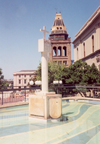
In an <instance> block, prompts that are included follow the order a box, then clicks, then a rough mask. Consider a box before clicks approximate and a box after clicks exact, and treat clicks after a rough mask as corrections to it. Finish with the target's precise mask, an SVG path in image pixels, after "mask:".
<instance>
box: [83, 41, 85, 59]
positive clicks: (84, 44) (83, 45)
mask: <svg viewBox="0 0 100 144" xmlns="http://www.w3.org/2000/svg"><path fill="white" fill-rule="evenodd" d="M83 51H84V57H85V43H83Z"/></svg>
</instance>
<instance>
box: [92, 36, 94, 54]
mask: <svg viewBox="0 0 100 144" xmlns="http://www.w3.org/2000/svg"><path fill="white" fill-rule="evenodd" d="M92 52H94V35H92Z"/></svg>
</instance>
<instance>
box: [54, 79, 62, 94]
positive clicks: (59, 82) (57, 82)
mask: <svg viewBox="0 0 100 144" xmlns="http://www.w3.org/2000/svg"><path fill="white" fill-rule="evenodd" d="M53 84H55V85H58V86H59V84H62V81H61V80H60V81H58V80H57V81H53ZM57 93H58V87H57Z"/></svg>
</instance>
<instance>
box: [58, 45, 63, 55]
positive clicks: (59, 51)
mask: <svg viewBox="0 0 100 144" xmlns="http://www.w3.org/2000/svg"><path fill="white" fill-rule="evenodd" d="M58 56H62V52H61V46H59V47H58Z"/></svg>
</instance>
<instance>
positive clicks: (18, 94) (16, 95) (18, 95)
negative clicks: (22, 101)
mask: <svg viewBox="0 0 100 144" xmlns="http://www.w3.org/2000/svg"><path fill="white" fill-rule="evenodd" d="M22 96H23V95H22V94H21V93H15V94H14V97H22Z"/></svg>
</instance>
